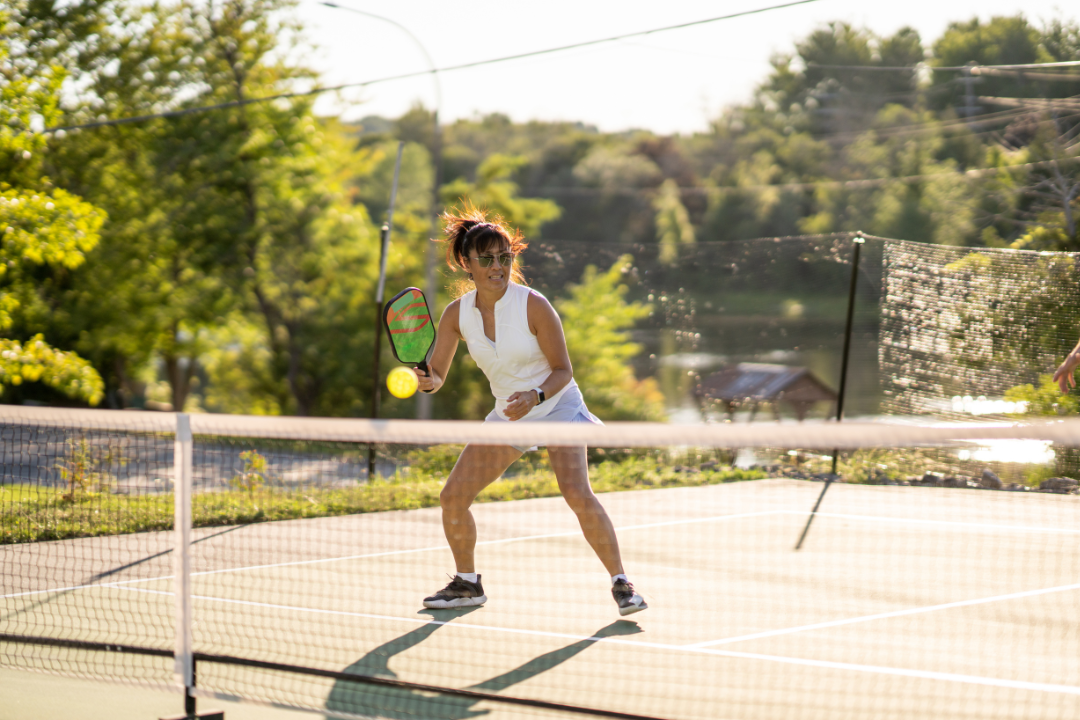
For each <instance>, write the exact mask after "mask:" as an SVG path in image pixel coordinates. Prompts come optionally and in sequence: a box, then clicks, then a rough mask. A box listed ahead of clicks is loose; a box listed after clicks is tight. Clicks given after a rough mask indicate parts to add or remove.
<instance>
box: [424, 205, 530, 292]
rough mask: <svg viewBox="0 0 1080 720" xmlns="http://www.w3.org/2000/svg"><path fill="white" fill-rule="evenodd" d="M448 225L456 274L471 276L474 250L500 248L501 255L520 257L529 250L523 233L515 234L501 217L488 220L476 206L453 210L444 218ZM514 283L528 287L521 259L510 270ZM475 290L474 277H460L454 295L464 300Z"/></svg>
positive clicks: (448, 260) (448, 256)
mask: <svg viewBox="0 0 1080 720" xmlns="http://www.w3.org/2000/svg"><path fill="white" fill-rule="evenodd" d="M442 217H443V221H444V222H445V223H446V225H445V228H444V229H443V232H444V233H445V235H446V264H447V266H449V268H450V269H451V270H452V271H454V272H455V273H459V272H462V271H464V272H466V273H468V272H469V254H470V253H471V252H472V251H473V250H480V251H485V250H488V249H489V248H496V249H497V250H498V251H499V252H506V251H509V252H512V253H513V254H514V255H515V256H520V254H521V253H522V251H524V250H525V248H526V247H528V243H526V242H525V236H524V235H522V234H521V231H519V230H511V229H510V228H509V227H507V225H506V223H504V222H503V219H502V218H501V217H500V216H498V215H492V216H491V217H490V218H489V217H487V216H486V215H485V213H484V211H483V210H480V209H479V208H477V207H476V206H475V205H473V204H472V203H469V202H468V201H466V202H465V203H464V205H463V206H462V207H461V208H452V209H450V210H448V211H446V212H445V213H443V215H442ZM510 280H511V282H515V283H517V284H518V285H526V284H527V283H526V281H525V275H524V274H523V273H522V272H521V262H520V261H519V260H517V259H515V261H514V265H513V267H512V268H511V270H510ZM471 289H472V276H471V275H469V276H468V277H466V278H462V277H460V276H459V277H458V278H457V279H456V280H455V281H454V282H453V283H452V284H451V286H450V294H451V295H452V296H454V297H461V296H462V295H464V294H465V293H467V292H468V291H469V290H471Z"/></svg>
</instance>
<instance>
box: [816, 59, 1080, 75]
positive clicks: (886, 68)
mask: <svg viewBox="0 0 1080 720" xmlns="http://www.w3.org/2000/svg"><path fill="white" fill-rule="evenodd" d="M806 66H807V67H815V68H825V69H827V70H863V71H867V72H890V71H896V72H901V71H903V72H914V71H916V70H921V69H923V68H925V69H927V70H941V71H946V72H961V71H963V70H967V69H969V68H970V69H971V71H972V72H973V73H975V74H978V71H979V70H982V69H984V68H985V69H990V70H1041V69H1045V68H1055V67H1061V68H1063V67H1080V60H1068V61H1065V62H1052V63H1031V64H1028V65H927V64H925V63H918V64H916V65H823V64H821V63H816V62H809V63H807V64H806ZM988 74H989V73H988ZM1053 77H1055V78H1056V77H1069V76H1068V75H1060V76H1058V75H1054V76H1053ZM1077 78H1078V79H1080V76H1077Z"/></svg>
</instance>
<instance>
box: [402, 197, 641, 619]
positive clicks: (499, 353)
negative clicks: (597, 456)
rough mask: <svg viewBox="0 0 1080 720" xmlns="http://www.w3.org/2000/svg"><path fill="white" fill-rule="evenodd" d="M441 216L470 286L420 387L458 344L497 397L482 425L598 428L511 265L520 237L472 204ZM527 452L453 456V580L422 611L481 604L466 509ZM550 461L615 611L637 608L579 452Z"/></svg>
mask: <svg viewBox="0 0 1080 720" xmlns="http://www.w3.org/2000/svg"><path fill="white" fill-rule="evenodd" d="M444 219H445V220H446V235H447V249H446V260H447V263H448V264H449V265H450V267H451V268H452V269H454V270H464V271H465V272H466V273H467V274H468V277H469V281H468V282H467V283H466V287H471V288H472V289H470V290H468V291H467V292H465V293H464V294H463V295H461V297H459V298H457V299H456V300H454V301H453V302H451V303H450V304H449V305H448V306H447V307H446V310H445V311H444V312H443V315H442V319H441V320H440V321H439V330H438V333H437V335H436V340H435V348H434V350H433V351H432V355H431V361H430V363H429V369H430V372H431V374H430V376H429V375H427V374H425V373H424V372H423V371H422V370H419V369H417V370H416V374H417V376H418V380H419V385H420V390H421V391H423V392H428V393H431V392H436V391H437V390H438V389H439V388H440V387H442V384H443V381H444V380H445V378H446V374H447V372H448V371H449V370H450V363H451V362H452V361H453V359H454V353H455V352H456V351H457V347H458V341H459V340H464V341H465V344H466V345H467V346H468V349H469V355H471V356H472V358H473V360H475V361H476V364H477V365H478V366H479V367H480V369H481V370H483V371H484V375H486V376H487V379H488V381H489V382H490V383H491V392H492V394H493V395H494V396H495V409H494V410H492V411H491V413H490V414H489V415H488V416H487V418H486V420H485V422H489V423H499V422H572V423H573V422H578V423H596V424H601V423H600V421H599V420H598V419H597V418H596V416H594V415H593V414H592V413H590V412H589V409H588V408H587V407H585V401H584V400H583V399H582V396H581V391H580V390H579V389H578V386H577V383H575V382H574V371H573V368H572V367H571V366H570V358H569V356H568V355H567V351H566V338H565V337H564V336H563V330H562V322H561V321H560V320H559V316H558V314H557V313H556V312H555V309H554V308H553V307H551V304H550V303H549V302H548V301H547V300H546V299H545V298H544V296H543V295H541V294H540V293H538V292H536V291H535V290H531V289H530V288H528V287H526V286H525V284H524V276H523V275H522V274H521V271H520V269H519V268H518V267H517V265H516V264H515V262H514V260H515V258H516V257H517V255H519V254H520V253H521V252H522V251H523V250H524V249H525V247H526V243H525V241H524V238H523V237H522V235H521V233H520V232H517V231H511V230H510V229H509V228H507V227H506V226H505V225H504V224H503V223H502V222H501V220H500V219H499V218H497V217H496V218H491V219H488V218H486V217H485V216H484V214H483V212H481V211H479V210H476V209H473V208H470V207H466V208H465V209H464V210H462V211H460V212H459V214H452V213H447V214H446V215H444ZM527 449H528V448H523V447H513V446H509V445H505V446H492V445H483V446H478V445H466V446H465V449H464V450H463V451H462V452H461V456H460V457H459V458H458V461H457V464H456V465H454V469H453V470H452V471H451V472H450V477H449V479H447V481H446V486H445V487H443V490H442V494H441V495H440V496H439V502H440V504H441V506H442V521H443V531H444V532H445V533H446V540H447V542H448V543H449V544H450V550H451V551H452V552H453V554H454V562H455V564H456V565H457V574H456V575H455V576H454V578H453V580H451V582H450V584H449V585H447V586H446V587H445V588H443V589H442V590H440V591H439V592H437V593H435V594H434V595H432V596H431V597H427V598H424V606H425V607H429V608H457V607H469V606H473V605H482V604H483V603H484V602H486V601H487V596H486V595H484V589H483V586H482V585H481V584H480V575H479V574H478V573H477V572H476V566H475V563H474V558H473V553H474V550H475V547H476V524H475V522H474V521H473V516H472V513H471V512H470V511H469V507H470V506H471V505H472V503H473V500H475V499H476V496H477V495H478V494H479V493H480V491H481V490H483V489H484V488H485V487H487V486H488V485H490V484H491V483H493V482H494V481H495V480H497V479H498V478H499V476H501V475H502V474H503V472H504V471H505V470H506V469H507V468H508V467H510V464H511V463H513V462H514V461H515V460H517V459H518V458H519V457H521V455H522V453H523V452H525V451H526V450H527ZM548 458H549V459H550V461H551V467H552V469H553V470H554V471H555V478H556V480H558V483H559V490H560V492H561V493H562V496H563V498H564V499H565V500H566V502H567V504H568V505H569V506H570V508H571V509H572V510H573V511H574V513H575V514H576V515H577V518H578V523H579V524H580V525H581V530H582V532H583V533H584V534H585V539H586V540H587V541H588V543H589V545H591V546H592V549H593V550H594V551H595V552H596V555H597V556H598V557H599V558H600V562H602V563H603V564H604V567H605V568H606V569H607V571H608V574H610V575H611V584H612V588H611V594H612V595H613V596H614V598H615V602H616V603H618V606H619V613H620V614H622V615H629V614H631V613H635V612H639V611H641V610H644V609H645V608H646V607H648V606H647V605H646V604H645V600H644V599H643V598H642V597H641V596H640V595H638V594H637V593H636V592H634V586H633V585H632V584H631V583H630V581H629V580H628V579H627V577H626V575H625V574H624V572H623V565H622V558H621V557H620V555H619V542H618V540H617V539H616V537H615V529H614V527H613V526H612V524H611V520H610V519H609V518H608V515H607V513H606V512H605V511H604V508H603V506H601V505H600V501H599V500H598V499H597V498H596V495H594V494H593V491H592V488H591V487H590V485H589V466H588V462H587V459H586V454H585V448H584V447H549V448H548Z"/></svg>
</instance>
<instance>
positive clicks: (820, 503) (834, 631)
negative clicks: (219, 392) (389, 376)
mask: <svg viewBox="0 0 1080 720" xmlns="http://www.w3.org/2000/svg"><path fill="white" fill-rule="evenodd" d="M0 438H2V439H3V448H4V450H3V453H4V455H3V458H2V468H3V481H2V482H3V484H2V485H0V492H2V493H3V495H0V497H2V498H3V503H2V505H0V520H2V522H3V526H2V531H3V535H2V537H3V542H4V544H3V545H2V546H0V583H2V586H0V665H4V666H6V667H14V668H20V669H27V670H38V671H44V672H53V673H60V674H65V675H79V676H85V677H95V678H103V679H107V680H116V681H121V682H137V683H142V684H151V685H159V686H170V687H174V688H181V687H183V688H186V689H187V692H189V693H190V694H191V695H192V696H193V697H203V698H208V697H219V698H222V697H227V698H241V699H244V700H248V701H251V702H257V703H269V704H276V705H281V706H287V707H295V708H302V709H308V710H312V711H315V712H319V713H322V714H324V715H325V716H327V717H343V718H348V717H357V716H361V717H383V718H414V717H422V718H468V717H476V716H480V715H490V716H492V717H500V718H502V717H507V718H509V717H558V716H566V717H570V716H589V715H591V716H607V717H653V718H715V717H761V718H776V717H792V718H794V717H798V718H805V717H820V718H837V717H852V718H870V717H873V718H881V717H912V716H927V717H949V718H984V717H995V718H998V717H1023V718H1032V717H1042V718H1065V717H1075V716H1076V714H1077V711H1078V710H1080V660H1078V658H1080V632H1078V631H1077V624H1076V617H1075V607H1076V602H1077V599H1078V597H1080V558H1078V555H1077V553H1076V551H1075V546H1076V540H1077V535H1078V534H1080V524H1078V523H1077V521H1076V513H1077V510H1078V505H1077V503H1078V501H1080V498H1078V497H1077V495H1076V482H1075V481H1074V480H1068V479H1064V478H1057V477H1054V472H1055V464H1054V462H1055V456H1056V454H1058V453H1059V452H1062V451H1066V450H1069V449H1071V448H1073V447H1075V446H1078V445H1080V421H1076V420H1065V421H1063V420H1058V419H1054V420H1053V421H1041V422H1039V423H1029V424H1026V425H1018V424H1013V425H1009V426H997V427H986V426H981V427H971V426H965V427H926V426H919V425H901V424H875V423H865V424H861V423H851V424H844V425H837V424H835V423H819V424H812V423H794V422H787V423H782V424H771V425H747V424H713V425H698V426H674V425H664V424H647V423H611V424H609V425H607V426H603V427H600V426H582V425H561V424H554V423H550V424H548V423H545V424H532V425H527V424H519V423H506V424H499V425H496V426H494V427H493V426H491V425H487V426H485V425H483V424H481V423H471V422H438V421H433V422H416V421H366V420H318V419H301V418H255V417H239V416H227V415H173V414H154V413H135V412H131V413H125V412H111V411H83V410H59V409H46V408H23V407H12V406H0ZM466 443H468V444H470V445H471V446H472V447H473V448H474V451H475V452H474V454H473V456H472V460H473V462H472V465H471V466H470V467H471V470H470V472H473V473H474V474H481V473H484V472H494V473H496V474H498V470H499V469H501V468H500V466H499V464H500V463H501V462H504V461H505V459H506V457H507V455H506V450H505V448H506V446H508V445H518V446H522V447H526V446H531V445H542V446H549V448H563V449H564V450H563V451H553V450H551V449H549V450H546V451H539V452H528V453H525V455H523V457H522V458H521V459H520V460H518V461H517V462H515V463H514V464H513V465H511V466H510V467H509V468H508V469H506V470H505V471H504V472H502V473H501V476H500V478H499V480H497V481H496V482H495V483H493V484H492V485H490V486H489V487H488V488H487V489H485V490H484V491H483V492H482V493H481V495H480V497H479V498H478V500H479V502H478V503H477V504H475V505H474V506H473V515H474V517H475V520H476V525H477V532H478V543H477V546H476V570H477V572H479V573H481V575H482V584H483V587H484V591H485V593H486V595H487V597H488V600H487V602H486V603H485V604H484V605H483V606H482V607H469V608H462V609H458V610H440V609H426V608H424V607H423V604H422V601H423V599H424V598H425V597H426V596H430V595H432V594H433V593H434V592H435V591H437V590H439V589H440V588H441V587H442V586H443V585H445V584H446V583H447V582H448V578H447V575H448V574H450V573H453V571H454V560H453V557H452V556H451V553H450V551H449V549H448V547H447V543H446V540H445V538H444V532H443V526H442V520H441V513H440V509H439V507H438V505H439V502H440V492H441V489H442V484H443V482H444V481H445V479H446V477H447V476H448V474H449V473H450V470H451V468H452V467H453V466H454V463H455V462H457V459H458V456H459V454H460V453H461V449H462V447H463V446H464V445H465V444H466ZM581 445H588V447H589V450H588V453H587V456H586V457H587V460H588V467H589V473H590V478H591V482H592V486H593V488H594V489H595V491H596V492H597V493H598V497H599V499H600V502H601V503H602V505H603V506H604V507H605V508H606V510H607V512H608V514H609V515H610V518H611V520H612V522H613V524H614V527H615V530H616V534H617V536H618V542H619V545H620V548H621V552H622V558H623V560H624V561H625V567H626V571H627V573H628V575H629V577H630V579H631V580H632V581H633V583H634V584H635V587H636V589H637V590H638V591H639V592H640V593H641V595H642V596H643V597H644V598H645V600H646V601H647V602H648V604H649V606H650V607H649V609H648V610H647V611H645V612H643V613H638V614H634V615H628V616H626V617H621V616H620V615H619V614H618V612H617V606H616V604H615V602H614V600H613V599H612V597H611V594H610V581H609V577H608V572H607V571H606V570H605V569H604V566H603V565H602V564H601V562H600V561H599V560H598V558H597V555H596V553H594V552H593V551H592V550H591V549H590V547H589V545H588V544H587V543H586V540H585V538H584V537H583V534H582V530H581V528H580V526H579V522H578V518H577V517H576V516H575V514H574V513H573V512H571V510H570V509H568V507H567V503H566V502H564V500H562V499H560V498H559V497H558V494H559V487H558V484H557V481H556V477H555V473H554V470H553V468H552V464H553V459H554V462H555V464H557V465H558V464H560V463H562V462H564V460H565V457H566V455H565V453H566V452H569V451H566V450H565V448H568V447H577V446H581ZM837 450H838V451H839V455H838V457H837V460H838V470H839V475H840V478H839V481H838V482H831V483H823V482H821V481H822V480H827V481H829V480H833V479H834V478H833V477H832V476H831V475H830V474H829V473H830V471H831V467H832V456H833V454H834V452H835V451H837ZM559 452H564V455H563V456H561V457H562V458H563V459H559V458H560V456H559V454H558V453H559ZM372 458H373V460H374V463H373V466H374V468H375V474H374V475H373V476H371V477H369V476H368V468H369V466H370V462H369V461H370V459H372ZM733 462H735V463H736V464H735V465H733V464H732V463H733ZM571 464H572V463H571ZM562 467H566V466H565V465H564V466H562ZM567 472H570V470H567ZM826 488H830V489H829V490H828V492H827V493H825V494H823V491H824V490H825V489H826ZM569 494H571V495H572V493H569ZM815 508H816V512H815ZM586 520H587V518H586ZM811 520H812V521H813V524H812V525H810V524H809V522H810V521H811ZM174 523H175V526H174ZM800 539H801V543H802V544H801V548H800V549H799V550H795V546H796V544H797V543H799V542H800ZM193 667H197V672H192V668H193Z"/></svg>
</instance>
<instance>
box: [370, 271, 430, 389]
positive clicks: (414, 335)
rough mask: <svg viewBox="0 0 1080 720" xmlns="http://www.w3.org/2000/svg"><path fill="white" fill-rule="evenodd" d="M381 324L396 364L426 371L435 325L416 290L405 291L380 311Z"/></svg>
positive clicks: (422, 298)
mask: <svg viewBox="0 0 1080 720" xmlns="http://www.w3.org/2000/svg"><path fill="white" fill-rule="evenodd" d="M383 324H385V325H386V333H387V335H389V336H390V347H391V348H392V349H393V351H394V357H396V358H397V359H398V362H402V363H405V364H406V365H416V366H418V367H419V368H420V369H422V370H426V369H427V354H428V351H429V350H430V349H431V346H432V344H433V343H434V342H435V324H434V323H433V322H432V321H431V313H430V312H428V307H427V300H425V299H424V293H422V292H421V291H420V290H419V289H418V288H414V287H411V288H405V289H404V290H402V291H401V292H399V293H398V294H397V295H395V296H394V297H393V298H392V299H391V300H390V302H388V303H386V307H385V308H384V309H383Z"/></svg>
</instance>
